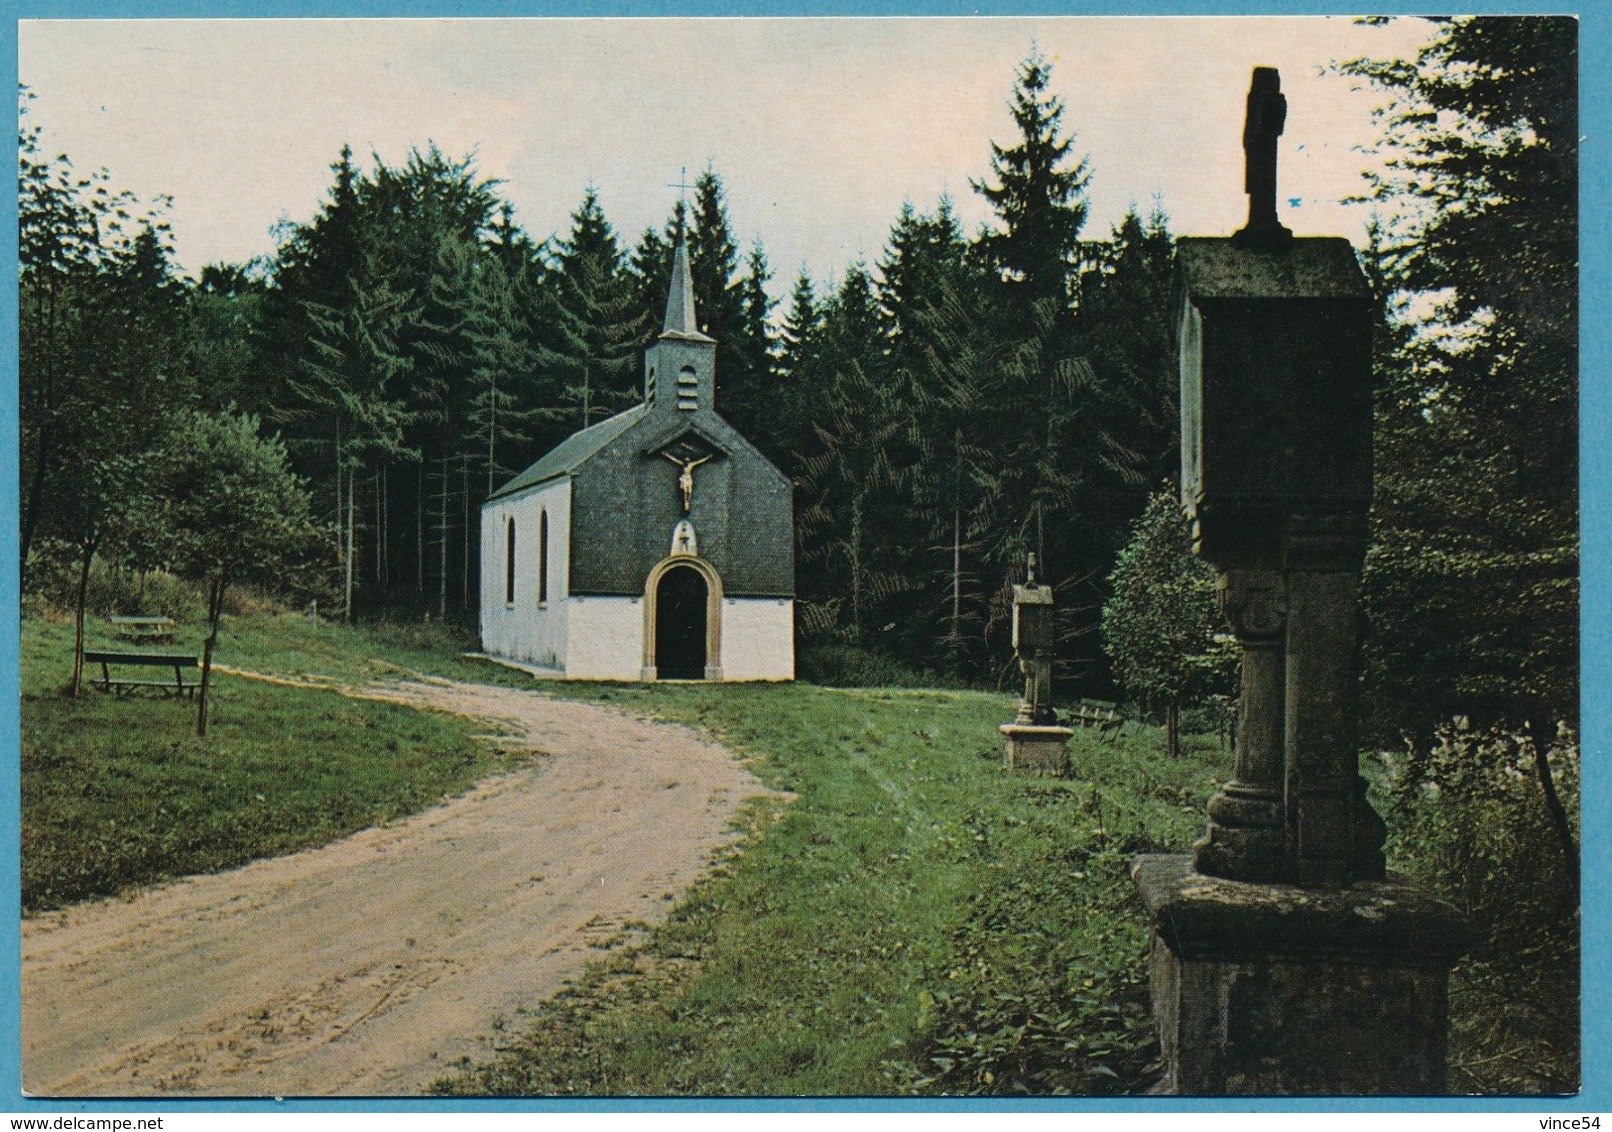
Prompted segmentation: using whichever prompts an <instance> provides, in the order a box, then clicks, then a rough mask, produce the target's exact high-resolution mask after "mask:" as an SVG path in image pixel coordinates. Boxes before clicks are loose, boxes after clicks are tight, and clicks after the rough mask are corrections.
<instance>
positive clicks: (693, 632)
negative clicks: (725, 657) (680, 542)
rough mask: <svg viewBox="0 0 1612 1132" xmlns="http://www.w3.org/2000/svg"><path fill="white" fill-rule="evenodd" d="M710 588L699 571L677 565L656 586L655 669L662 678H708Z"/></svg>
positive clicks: (663, 575) (662, 576)
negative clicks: (706, 646)
mask: <svg viewBox="0 0 1612 1132" xmlns="http://www.w3.org/2000/svg"><path fill="white" fill-rule="evenodd" d="M709 599H710V591H709V587H708V586H707V585H706V584H705V578H704V576H703V575H701V573H700V572H699V571H698V570H695V569H694V568H692V567H690V566H674V567H672V568H671V569H670V570H667V571H666V572H665V573H664V574H662V575H661V578H660V581H659V582H658V583H657V584H656V587H655V668H656V675H657V676H658V677H659V678H660V679H662V680H703V679H705V667H706V656H705V645H706V605H707V602H708V601H709Z"/></svg>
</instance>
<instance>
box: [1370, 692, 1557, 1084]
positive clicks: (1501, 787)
mask: <svg viewBox="0 0 1612 1132" xmlns="http://www.w3.org/2000/svg"><path fill="white" fill-rule="evenodd" d="M1381 774H1382V783H1381V792H1382V795H1383V798H1384V801H1385V803H1386V804H1385V806H1384V809H1385V810H1386V812H1387V816H1388V819H1389V828H1390V831H1391V835H1392V836H1391V839H1390V842H1389V846H1388V849H1389V854H1390V858H1391V860H1392V861H1393V862H1394V864H1395V865H1396V867H1399V868H1402V869H1405V870H1406V871H1408V872H1410V873H1411V874H1412V875H1414V876H1417V877H1418V878H1419V879H1421V880H1423V881H1425V882H1426V883H1428V884H1429V885H1431V886H1432V887H1433V889H1434V890H1435V891H1436V892H1437V893H1438V894H1439V895H1440V896H1441V897H1442V898H1444V899H1446V900H1449V901H1450V902H1451V903H1453V904H1455V905H1456V906H1457V907H1458V908H1460V909H1461V910H1462V911H1463V912H1465V913H1466V914H1467V915H1468V916H1469V917H1470V918H1471V920H1472V923H1473V925H1474V928H1475V929H1476V939H1475V940H1474V946H1473V947H1472V949H1471V950H1470V951H1469V953H1468V954H1467V955H1466V956H1465V957H1463V959H1462V960H1461V962H1460V963H1459V964H1458V965H1457V967H1456V969H1455V972H1454V975H1453V977H1452V981H1451V989H1450V996H1451V1015H1452V1026H1451V1038H1450V1042H1451V1047H1450V1078H1451V1080H1450V1084H1451V1089H1452V1091H1453V1092H1458V1093H1464V1092H1481V1093H1541V1092H1544V1093H1553V1092H1571V1091H1573V1090H1575V1089H1577V1088H1578V1086H1579V1025H1578V1020H1579V1006H1580V996H1579V929H1580V920H1579V912H1578V876H1577V870H1578V848H1577V844H1578V837H1579V748H1578V742H1577V740H1576V738H1575V737H1574V736H1573V735H1571V734H1570V733H1568V732H1566V731H1562V732H1559V733H1558V734H1556V735H1554V736H1548V737H1542V736H1535V735H1533V734H1532V733H1530V732H1526V731H1522V732H1515V731H1510V730H1507V729H1505V728H1498V727H1496V728H1481V729H1480V728H1475V727H1473V726H1472V725H1471V724H1470V723H1469V722H1468V721H1467V720H1465V719H1458V720H1456V721H1454V722H1453V723H1449V724H1447V725H1445V726H1443V727H1441V728H1439V730H1438V732H1437V734H1436V736H1435V741H1434V745H1433V746H1432V748H1431V750H1430V751H1428V752H1426V753H1425V754H1418V753H1414V752H1405V753H1399V754H1393V755H1388V756H1383V757H1382V763H1381ZM1547 778H1548V781H1549V783H1550V792H1549V793H1547V791H1546V790H1545V785H1544V784H1545V782H1546V780H1547ZM1553 802H1554V804H1553Z"/></svg>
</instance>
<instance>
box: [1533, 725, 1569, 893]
mask: <svg viewBox="0 0 1612 1132" xmlns="http://www.w3.org/2000/svg"><path fill="white" fill-rule="evenodd" d="M1533 743H1534V771H1535V773H1537V774H1538V775H1539V788H1540V789H1541V790H1542V791H1544V794H1545V810H1546V812H1548V813H1549V814H1550V824H1551V828H1552V829H1554V830H1555V831H1556V841H1557V844H1558V845H1559V846H1560V847H1561V850H1562V860H1563V861H1564V862H1565V863H1566V865H1567V870H1568V875H1569V877H1570V879H1571V883H1572V890H1573V897H1574V900H1575V902H1576V901H1577V898H1578V843H1577V842H1575V841H1574V840H1573V827H1572V825H1571V823H1569V822H1568V820H1567V808H1566V807H1565V806H1563V805H1562V799H1561V795H1559V794H1557V793H1556V780H1555V779H1554V778H1552V777H1551V773H1550V753H1549V752H1548V751H1547V750H1546V749H1545V744H1544V743H1543V742H1542V741H1540V740H1539V739H1537V738H1535V739H1534V740H1533Z"/></svg>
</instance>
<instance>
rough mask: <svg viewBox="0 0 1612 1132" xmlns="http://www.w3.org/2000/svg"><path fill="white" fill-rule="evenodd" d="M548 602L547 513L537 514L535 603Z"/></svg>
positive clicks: (545, 603)
mask: <svg viewBox="0 0 1612 1132" xmlns="http://www.w3.org/2000/svg"><path fill="white" fill-rule="evenodd" d="M548 603H549V513H548V512H547V511H541V512H539V513H538V516H537V604H538V605H547V604H548Z"/></svg>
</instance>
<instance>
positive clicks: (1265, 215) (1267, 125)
mask: <svg viewBox="0 0 1612 1132" xmlns="http://www.w3.org/2000/svg"><path fill="white" fill-rule="evenodd" d="M1286 123H1287V98H1286V97H1285V96H1283V94H1282V77H1281V75H1280V74H1278V73H1277V70H1276V68H1275V67H1255V68H1254V77H1253V79H1252V80H1251V81H1250V82H1249V85H1248V109H1247V114H1246V117H1245V118H1244V119H1243V191H1244V192H1245V193H1247V194H1248V223H1247V224H1245V225H1244V226H1243V227H1242V228H1240V229H1239V230H1238V231H1237V232H1236V233H1235V234H1234V235H1233V236H1232V239H1234V240H1236V241H1237V242H1238V243H1239V244H1244V245H1248V246H1259V245H1272V244H1277V245H1279V244H1282V243H1285V242H1286V241H1288V240H1291V239H1292V238H1293V233H1292V232H1290V231H1289V230H1288V229H1286V228H1284V227H1283V226H1282V223H1281V221H1279V220H1277V219H1276V139H1277V138H1279V137H1281V136H1282V127H1283V126H1284V125H1285V124H1286Z"/></svg>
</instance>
